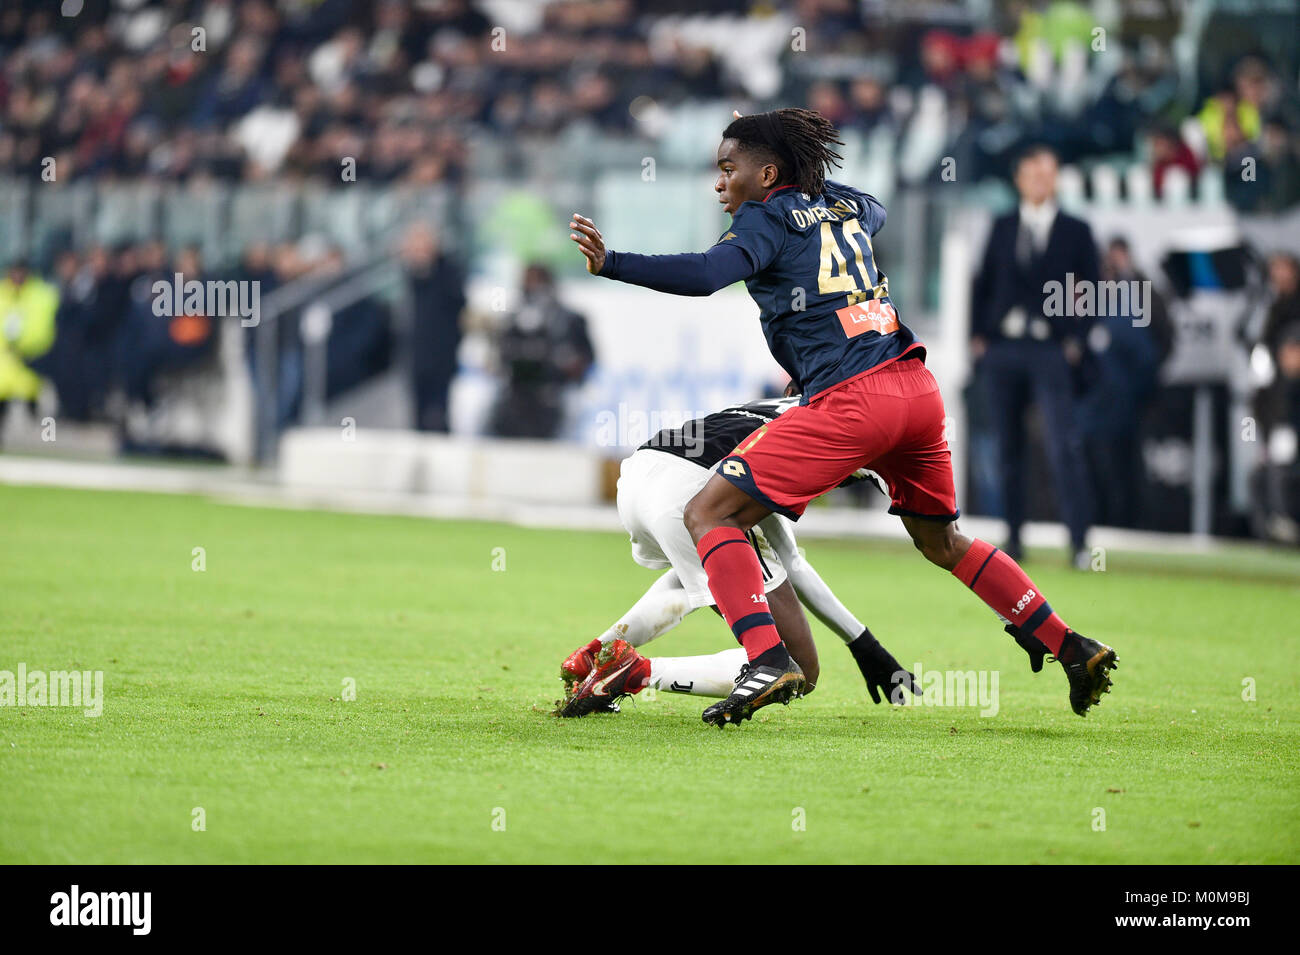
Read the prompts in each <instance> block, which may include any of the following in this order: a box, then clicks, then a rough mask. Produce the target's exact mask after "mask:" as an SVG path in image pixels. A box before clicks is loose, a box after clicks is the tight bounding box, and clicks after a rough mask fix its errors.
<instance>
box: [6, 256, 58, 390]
mask: <svg viewBox="0 0 1300 955" xmlns="http://www.w3.org/2000/svg"><path fill="white" fill-rule="evenodd" d="M58 307H59V293H58V292H57V291H56V290H55V288H54V286H53V285H51V284H50V283H49V282H46V281H45V280H44V279H42V278H41V277H40V276H39V275H33V274H32V272H31V270H30V269H29V268H28V267H27V263H26V262H24V261H21V260H19V261H16V262H13V263H12V264H11V265H10V266H9V269H8V271H7V273H6V274H5V277H4V278H3V279H0V401H15V400H17V401H35V400H36V396H37V395H39V394H40V392H41V378H40V375H38V374H37V373H36V372H35V371H34V370H33V369H32V368H31V364H32V362H33V361H35V360H36V359H38V358H40V357H41V356H42V355H44V354H45V353H46V352H48V351H49V350H50V347H51V346H52V345H53V344H54V314H55V312H56V311H57V310H58Z"/></svg>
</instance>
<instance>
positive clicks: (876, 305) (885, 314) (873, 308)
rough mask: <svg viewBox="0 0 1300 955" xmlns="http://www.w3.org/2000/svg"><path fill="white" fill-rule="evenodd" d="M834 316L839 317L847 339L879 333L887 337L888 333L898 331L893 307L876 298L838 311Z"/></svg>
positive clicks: (896, 315)
mask: <svg viewBox="0 0 1300 955" xmlns="http://www.w3.org/2000/svg"><path fill="white" fill-rule="evenodd" d="M835 314H836V315H837V316H839V320H840V325H842V326H843V327H844V334H845V335H846V336H847V337H849V338H853V337H855V336H857V335H861V334H862V333H863V332H880V334H882V335H888V334H889V333H890V332H896V331H898V313H897V312H896V311H894V306H892V305H890V304H889V303H888V302H882V301H881V300H880V299H878V298H871V299H867V300H866V301H865V302H858V303H857V304H856V305H849V306H847V307H846V308H841V309H838V310H836V312H835Z"/></svg>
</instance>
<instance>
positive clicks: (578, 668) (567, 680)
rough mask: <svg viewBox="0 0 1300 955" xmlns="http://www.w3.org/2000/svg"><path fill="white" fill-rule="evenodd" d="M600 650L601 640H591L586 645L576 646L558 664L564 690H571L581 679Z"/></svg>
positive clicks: (585, 677)
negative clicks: (576, 647)
mask: <svg viewBox="0 0 1300 955" xmlns="http://www.w3.org/2000/svg"><path fill="white" fill-rule="evenodd" d="M600 650H601V642H600V641H599V640H593V641H591V643H588V644H587V645H586V646H582V647H578V649H576V650H574V651H573V652H572V653H570V654H569V655H568V656H567V657H566V658H565V660H564V662H563V663H561V664H560V679H561V680H563V681H564V688H565V690H572V689H573V688H574V687H576V686H577V685H578V684H579V683H581V682H582V681H583V680H585V679H587V674H588V673H590V672H591V668H592V667H594V666H595V665H596V654H597V653H599V652H600Z"/></svg>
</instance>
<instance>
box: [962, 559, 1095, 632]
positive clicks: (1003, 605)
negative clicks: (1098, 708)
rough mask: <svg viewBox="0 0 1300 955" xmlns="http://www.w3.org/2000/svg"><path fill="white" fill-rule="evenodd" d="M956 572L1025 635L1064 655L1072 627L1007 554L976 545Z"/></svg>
mask: <svg viewBox="0 0 1300 955" xmlns="http://www.w3.org/2000/svg"><path fill="white" fill-rule="evenodd" d="M952 572H953V576H955V577H956V578H957V579H958V580H960V581H961V582H962V583H963V584H965V585H966V586H967V587H969V588H970V589H971V590H973V591H975V595H976V596H977V597H979V598H980V600H982V601H984V602H985V603H986V604H988V605H989V606H990V607H992V608H993V609H994V611H995V612H997V613H998V614H1000V615H1001V616H1003V617H1005V618H1006V619H1007V620H1010V621H1011V622H1012V623H1014V624H1015V625H1016V626H1017V627H1019V628H1020V630H1021V631H1022V632H1024V633H1026V634H1028V635H1029V636H1031V637H1037V638H1038V639H1039V640H1040V641H1042V643H1043V645H1044V646H1046V647H1047V649H1048V650H1049V651H1050V652H1051V653H1052V654H1053V655H1056V654H1059V653H1060V652H1061V641H1062V640H1064V639H1065V634H1066V633H1067V632H1068V631H1069V627H1067V626H1066V625H1065V621H1064V620H1062V619H1061V618H1060V617H1058V616H1057V615H1056V614H1055V613H1053V612H1052V607H1051V605H1050V604H1049V603H1048V602H1047V600H1046V598H1044V597H1043V595H1042V594H1041V593H1039V592H1038V587H1036V586H1035V585H1034V582H1033V581H1032V580H1030V579H1029V577H1028V576H1026V574H1025V572H1024V571H1023V570H1021V569H1020V565H1019V564H1017V563H1016V562H1015V561H1014V560H1012V559H1011V558H1010V557H1008V556H1007V555H1006V554H1005V553H1003V552H1002V551H1000V550H998V549H997V548H996V547H994V546H993V545H992V544H988V543H985V542H984V541H982V540H976V541H972V542H971V545H970V550H968V551H966V555H965V556H964V557H962V559H961V560H960V561H958V562H957V566H956V567H954V568H953V571H952Z"/></svg>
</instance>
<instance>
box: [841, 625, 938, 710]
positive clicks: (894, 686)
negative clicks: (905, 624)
mask: <svg viewBox="0 0 1300 955" xmlns="http://www.w3.org/2000/svg"><path fill="white" fill-rule="evenodd" d="M849 650H850V652H852V654H853V659H855V660H857V661H858V669H859V670H861V671H862V678H863V679H864V680H866V681H867V691H868V692H869V693H870V694H871V702H873V703H879V702H880V694H881V692H882V691H883V692H884V694H885V699H887V700H889V702H891V703H897V704H898V705H900V706H901V705H902V704H903V702H904V699H905V698H904V696H903V694H902V692H901V691H902V690H904V689H906V690H907V691H908V692H910V693H911V694H912V695H913V696H920V695H921V689H920V687H918V686H917V685H916V675H915V674H914V673H912V671H910V670H908V669H907V668H906V667H904V666H903V665H902V664H901V663H899V662H898V661H897V660H895V659H894V655H893V654H892V653H890V652H889V651H888V650H886V649H885V648H884V647H883V646H881V645H880V641H878V640H877V639H876V638H875V637H873V636H871V635H870V633H867V632H864V633H863V634H862V636H860V637H858V638H857V639H856V640H854V641H853V642H852V643H850V644H849Z"/></svg>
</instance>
